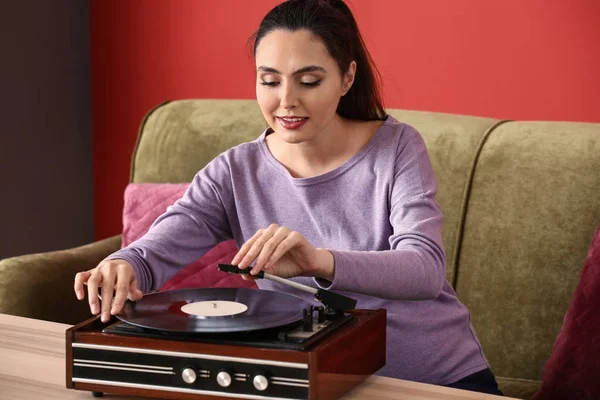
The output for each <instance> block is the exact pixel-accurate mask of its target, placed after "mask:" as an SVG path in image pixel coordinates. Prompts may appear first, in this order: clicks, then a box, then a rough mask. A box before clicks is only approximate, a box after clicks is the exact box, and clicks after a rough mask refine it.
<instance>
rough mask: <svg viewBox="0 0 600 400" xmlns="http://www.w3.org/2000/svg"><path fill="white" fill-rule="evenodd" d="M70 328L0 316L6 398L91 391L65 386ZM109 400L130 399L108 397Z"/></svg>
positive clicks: (386, 381)
mask: <svg viewBox="0 0 600 400" xmlns="http://www.w3.org/2000/svg"><path fill="white" fill-rule="evenodd" d="M67 328H69V325H64V324H59V323H54V322H47V321H40V320H34V319H28V318H21V317H15V316H11V315H5V314H0V399H14V400H17V399H19V400H21V399H47V400H52V399H61V400H62V399H82V400H84V399H85V400H91V399H92V398H93V397H92V395H91V393H89V392H81V391H75V390H69V389H67V388H66V387H65V369H66V368H65V365H66V362H65V331H66V329H67ZM104 398H105V399H107V400H108V399H114V400H117V399H128V400H133V398H132V397H128V396H117V395H108V394H107V395H105V396H104ZM358 399H398V400H403V399H404V400H459V399H470V400H475V399H477V400H494V399H498V400H499V399H508V397H499V396H492V395H486V394H481V393H476V392H469V391H464V390H456V389H450V388H445V387H441V386H435V385H426V384H422V383H416V382H409V381H403V380H400V379H391V378H383V377H378V376H373V377H371V378H369V379H367V380H366V381H365V382H364V383H363V384H362V385H360V386H359V387H357V388H356V389H355V390H353V391H352V392H350V393H348V394H347V395H346V396H345V397H344V398H343V400H358Z"/></svg>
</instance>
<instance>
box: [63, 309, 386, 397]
mask: <svg viewBox="0 0 600 400" xmlns="http://www.w3.org/2000/svg"><path fill="white" fill-rule="evenodd" d="M350 313H351V314H352V315H353V318H352V319H351V320H350V321H349V322H348V323H346V324H344V325H343V326H342V327H340V328H339V329H337V330H335V331H333V332H331V333H330V334H328V335H327V336H326V337H324V338H322V339H321V340H319V341H318V342H317V343H315V344H314V345H312V346H311V347H309V348H307V349H306V350H282V349H271V348H260V347H250V346H240V345H231V344H227V343H223V344H214V343H210V344H209V343H202V342H196V341H176V340H168V339H152V338H146V337H136V336H126V335H116V334H107V333H102V329H103V328H104V327H105V326H106V325H108V324H110V323H111V322H109V323H107V324H103V323H102V322H101V321H100V319H99V318H98V317H94V318H92V319H90V320H88V321H85V322H82V323H81V324H79V325H76V326H74V327H72V328H70V329H69V330H67V333H66V335H67V337H66V356H67V357H66V360H67V361H66V362H67V365H66V386H67V388H70V389H75V390H84V391H90V392H94V395H95V396H98V395H100V394H101V393H117V394H124V395H133V396H145V397H156V398H168V399H194V400H200V399H206V400H209V399H213V400H216V399H223V398H238V399H286V400H296V399H308V400H315V399H337V398H339V397H341V396H342V395H344V394H345V393H346V392H348V391H350V390H351V389H352V388H353V387H355V386H356V385H358V384H359V383H361V382H362V381H363V380H364V379H366V378H367V377H368V376H369V375H371V374H373V373H375V372H376V371H377V370H379V369H380V368H381V367H383V366H384V364H385V343H386V312H385V310H352V311H350ZM112 322H114V321H112ZM222 385H224V386H222ZM261 389H262V390H261Z"/></svg>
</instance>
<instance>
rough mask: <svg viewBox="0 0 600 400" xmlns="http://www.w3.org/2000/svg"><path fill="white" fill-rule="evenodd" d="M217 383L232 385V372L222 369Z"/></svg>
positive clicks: (223, 385) (224, 385) (226, 385)
mask: <svg viewBox="0 0 600 400" xmlns="http://www.w3.org/2000/svg"><path fill="white" fill-rule="evenodd" d="M217 383H218V384H219V386H221V387H229V385H231V374H230V373H229V372H227V371H221V372H219V373H218V374H217Z"/></svg>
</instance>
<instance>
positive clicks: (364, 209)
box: [75, 0, 500, 394]
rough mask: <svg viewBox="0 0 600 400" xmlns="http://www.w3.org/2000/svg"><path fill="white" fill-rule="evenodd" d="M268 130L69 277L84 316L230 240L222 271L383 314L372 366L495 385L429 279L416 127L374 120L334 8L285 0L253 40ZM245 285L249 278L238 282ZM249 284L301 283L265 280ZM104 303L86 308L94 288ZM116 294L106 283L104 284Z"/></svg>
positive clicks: (431, 243) (134, 296) (463, 384)
mask: <svg viewBox="0 0 600 400" xmlns="http://www.w3.org/2000/svg"><path fill="white" fill-rule="evenodd" d="M254 56H255V61H256V78H257V79H256V97H257V100H258V104H259V105H260V108H261V110H262V112H263V115H264V117H265V119H266V121H267V122H268V124H269V126H270V128H269V129H267V130H266V131H265V132H263V134H262V135H261V136H260V137H259V138H258V139H256V140H254V141H252V142H248V143H243V144H241V145H239V146H236V147H234V148H232V149H230V150H228V151H226V152H224V153H223V154H221V155H220V156H218V157H217V158H215V159H214V160H213V161H212V162H211V163H209V164H208V165H207V166H206V167H205V168H204V169H202V170H201V171H200V172H199V173H198V174H197V175H196V177H195V178H194V180H193V182H192V183H191V185H190V187H189V189H188V191H187V192H186V193H185V195H184V196H183V197H182V198H181V199H180V200H178V201H177V202H176V203H175V204H174V205H173V206H172V207H170V208H169V209H168V210H167V212H166V213H165V214H164V215H162V216H161V217H159V218H158V219H157V221H155V223H154V224H153V226H152V228H151V229H150V231H149V232H148V233H147V234H146V235H145V236H144V237H142V238H141V239H139V240H138V241H136V242H134V243H132V244H131V245H130V246H129V247H127V248H125V249H122V250H120V251H118V252H116V253H114V254H113V255H111V256H110V257H108V258H107V259H106V260H104V261H103V262H102V263H100V265H98V266H97V267H96V268H94V269H92V270H90V271H86V272H81V273H79V274H78V275H77V276H76V278H75V292H76V294H77V297H78V298H79V299H83V298H84V290H83V285H84V283H87V286H88V297H89V302H90V308H91V311H92V313H93V314H98V313H100V312H102V317H101V318H102V320H103V321H107V320H108V319H109V317H110V314H115V313H118V312H119V311H120V310H121V308H122V306H123V304H124V302H125V299H126V298H130V299H131V300H138V299H140V298H141V297H142V295H143V293H145V292H148V291H150V290H154V289H157V288H158V287H160V286H161V284H162V283H163V282H164V281H166V280H167V279H168V278H169V277H171V276H172V275H173V274H175V273H176V271H177V270H178V268H181V267H183V266H185V265H188V264H189V263H191V262H192V261H194V260H196V259H197V258H199V257H200V256H201V255H203V254H204V253H205V252H207V251H208V250H209V249H210V248H212V247H213V246H214V245H215V244H217V243H219V242H220V241H224V240H227V239H229V238H234V239H235V240H236V242H237V243H238V246H239V252H238V253H237V255H236V256H235V257H234V259H233V260H232V264H234V265H237V266H238V267H239V268H242V269H245V268H251V274H256V273H258V272H259V271H261V270H265V271H267V272H269V273H271V274H274V275H278V276H281V277H285V278H292V279H294V280H296V281H298V282H300V283H303V284H307V285H312V286H320V287H324V288H328V289H330V290H333V291H339V292H342V293H343V294H346V295H349V296H351V297H353V298H355V299H357V300H358V305H357V307H358V308H366V309H376V308H385V309H387V311H388V330H387V332H388V343H387V351H388V354H387V362H386V365H385V367H384V368H383V369H381V370H380V371H379V373H380V374H381V375H386V376H391V377H397V378H403V379H408V380H414V381H420V382H427V383H434V384H439V385H448V386H453V387H460V388H465V389H470V390H476V391H482V392H488V393H495V394H500V392H499V391H498V388H497V384H496V381H495V378H494V376H493V374H492V373H491V371H490V370H489V366H488V363H487V361H486V360H485V358H484V356H483V353H482V350H481V346H480V344H479V342H478V340H477V338H476V336H475V332H474V331H473V329H472V327H471V326H470V323H469V312H468V310H467V309H466V308H465V307H464V306H463V305H462V304H461V303H460V302H459V301H458V300H457V298H456V295H455V293H454V291H453V289H452V288H451V286H450V285H449V284H448V282H447V281H446V280H445V253H444V250H443V245H442V238H441V227H442V221H443V217H442V213H441V211H440V209H439V206H438V204H437V202H436V200H435V195H436V191H437V184H436V180H435V177H434V174H433V171H432V168H431V165H430V161H429V158H428V154H427V150H426V148H425V145H424V142H423V140H422V138H421V136H420V135H419V134H418V132H416V131H415V129H413V128H412V127H410V126H407V125H405V124H402V123H400V122H398V121H396V120H394V119H393V118H392V117H390V116H387V115H386V113H385V111H384V108H383V106H382V104H381V101H380V98H379V93H378V90H377V88H378V86H377V80H376V79H375V74H374V69H373V66H372V62H371V59H370V57H369V55H368V52H367V50H366V49H365V46H364V44H363V41H362V39H361V36H360V33H359V31H358V28H357V26H356V22H355V20H354V18H353V16H352V14H351V12H350V10H349V8H348V7H347V6H346V5H345V4H344V3H343V2H342V1H335V0H290V1H287V2H284V3H282V4H280V5H279V6H277V7H275V8H274V9H273V10H271V11H270V12H269V13H268V14H267V15H266V16H265V18H264V19H263V21H262V23H261V25H260V28H259V30H258V31H257V33H256V34H255V36H254ZM248 279H250V277H248ZM257 283H258V285H259V287H260V288H261V289H271V290H278V291H285V292H291V293H293V294H295V295H298V296H301V297H304V298H306V297H307V295H306V293H304V292H299V291H296V290H295V289H291V288H289V287H287V286H284V285H280V284H277V283H274V282H272V281H269V280H259V281H257ZM99 288H101V291H102V297H103V298H110V297H112V294H113V292H114V291H116V294H115V300H114V303H113V305H112V308H111V305H110V302H105V303H103V304H102V310H100V305H99V302H98V299H97V296H95V294H96V293H98V289H99ZM115 289H116V290H115Z"/></svg>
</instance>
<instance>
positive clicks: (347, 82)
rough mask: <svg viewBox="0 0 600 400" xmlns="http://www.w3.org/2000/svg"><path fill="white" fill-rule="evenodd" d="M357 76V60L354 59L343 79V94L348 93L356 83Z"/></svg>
mask: <svg viewBox="0 0 600 400" xmlns="http://www.w3.org/2000/svg"><path fill="white" fill-rule="evenodd" d="M355 76H356V61H352V62H351V63H350V65H349V66H348V71H347V72H346V73H345V74H344V78H343V79H342V96H345V95H346V93H348V91H349V90H350V88H351V87H352V84H353V83H354V77H355Z"/></svg>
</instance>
